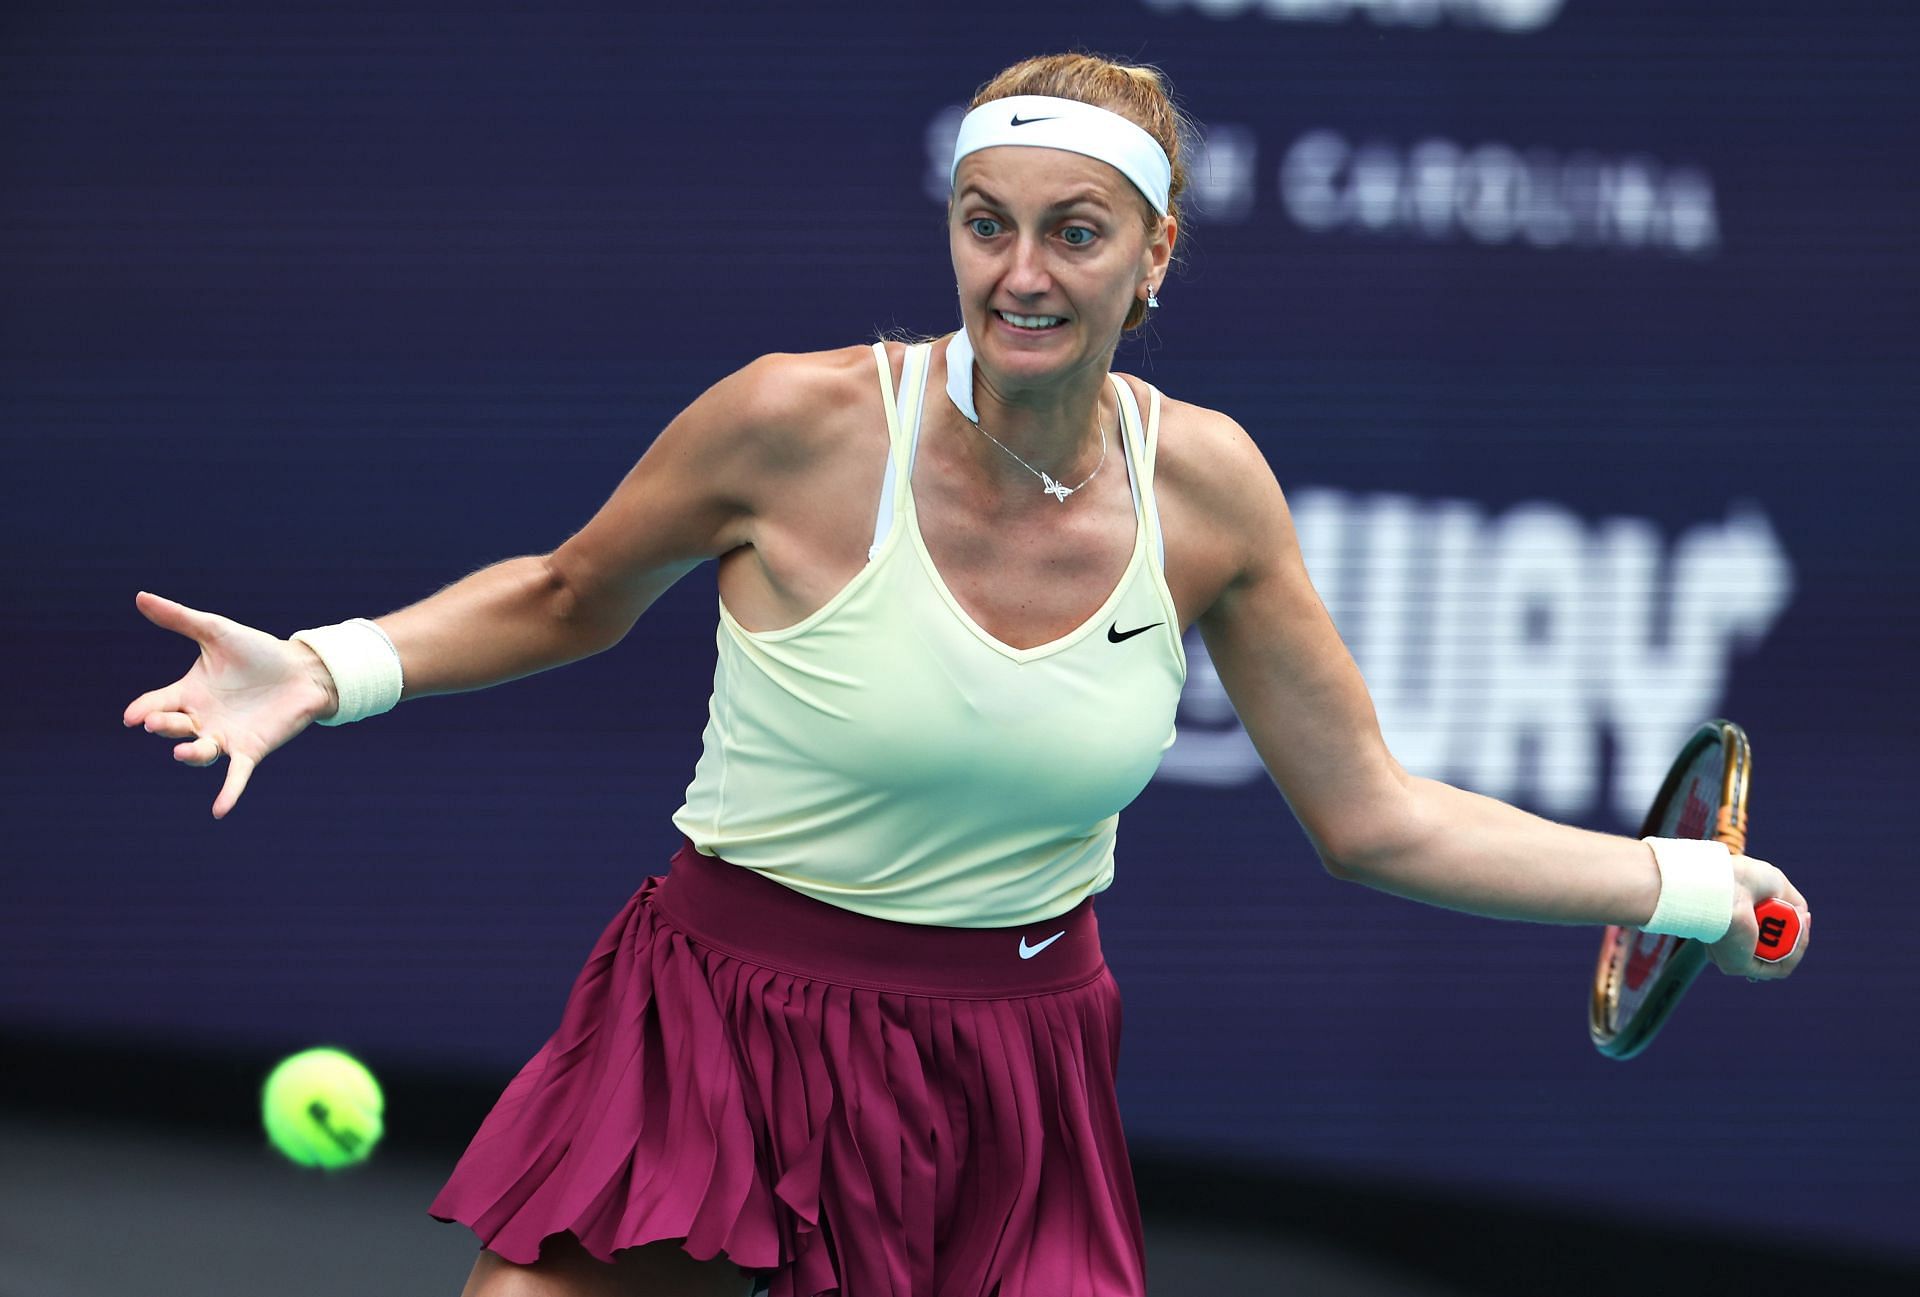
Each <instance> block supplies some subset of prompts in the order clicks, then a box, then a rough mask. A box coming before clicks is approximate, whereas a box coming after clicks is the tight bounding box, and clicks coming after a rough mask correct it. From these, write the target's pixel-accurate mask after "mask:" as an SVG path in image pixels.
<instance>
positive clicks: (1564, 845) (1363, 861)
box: [1198, 416, 1810, 978]
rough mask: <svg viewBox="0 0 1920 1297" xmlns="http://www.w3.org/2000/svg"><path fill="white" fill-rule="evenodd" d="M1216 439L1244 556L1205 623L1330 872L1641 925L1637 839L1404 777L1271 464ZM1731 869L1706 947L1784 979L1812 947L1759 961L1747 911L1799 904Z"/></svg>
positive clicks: (1512, 912)
mask: <svg viewBox="0 0 1920 1297" xmlns="http://www.w3.org/2000/svg"><path fill="white" fill-rule="evenodd" d="M1216 417H1221V416H1216ZM1225 422H1226V423H1227V424H1229V425H1231V421H1230V420H1228V421H1225ZM1216 431H1218V429H1216ZM1219 445H1220V446H1221V447H1223V448H1225V449H1226V450H1227V456H1226V458H1228V459H1229V460H1230V461H1231V462H1230V463H1228V464H1226V465H1225V466H1224V468H1225V471H1222V472H1220V473H1219V475H1218V476H1217V477H1214V476H1213V475H1212V474H1209V479H1210V487H1209V494H1210V496H1212V497H1214V498H1213V505H1214V507H1213V509H1212V510H1211V511H1210V513H1211V516H1212V517H1214V518H1216V519H1218V520H1219V525H1220V527H1221V528H1222V530H1221V531H1220V532H1219V533H1217V534H1218V535H1226V536H1231V537H1233V541H1232V543H1233V544H1234V546H1235V548H1236V549H1237V550H1238V551H1239V554H1238V558H1237V560H1236V575H1235V576H1234V577H1233V579H1232V580H1230V581H1229V582H1227V584H1226V586H1225V588H1224V589H1223V591H1222V592H1221V594H1220V595H1219V597H1218V598H1216V599H1215V600H1214V602H1213V603H1212V604H1211V605H1210V606H1209V607H1207V608H1206V609H1205V610H1204V611H1203V612H1202V613H1201V614H1200V616H1199V618H1198V624H1199V626H1200V631H1201V635H1202V636H1203V637H1204V638H1205V640H1206V644H1207V649H1208V652H1209V653H1210V654H1211V655H1212V658H1213V664H1214V667H1215V668H1216V669H1217V670H1218V672H1219V674H1220V680H1221V683H1222V684H1223V685H1224V686H1225V687H1226V691H1227V695H1228V697H1229V698H1231V699H1232V701H1233V705H1234V709H1235V711H1236V712H1238V714H1239V717H1240V720H1241V723H1242V724H1243V725H1245V726H1246V730H1247V733H1248V735H1249V736H1250V737H1251V738H1252V740H1253V744H1254V747H1255V748H1256V749H1257V750H1258V751H1259V753H1260V757H1261V759H1262V761H1263V762H1265V764H1266V767H1267V771H1268V773H1269V774H1271V775H1272V777H1273V780H1274V782H1275V784H1277V785H1278V786H1279V788H1280V791H1281V793H1282V795H1283V796H1285V798H1286V799H1287V803H1288V805H1289V806H1291V807H1292V809H1293V813H1294V815H1295V816H1296V817H1297V818H1298V819H1299V821H1300V823H1301V825H1302V827H1304V828H1305V829H1306V832H1307V836H1308V837H1309V838H1310V839H1311V840H1312V842H1313V845H1314V848H1315V850H1316V851H1317V852H1318V853H1319V856H1320V860H1321V862H1322V864H1323V865H1324V866H1325V868H1326V869H1327V871H1328V872H1329V873H1331V874H1333V875H1334V877H1336V878H1341V879H1346V880H1350V881H1354V882H1360V883H1364V884H1366V885H1367V886H1369V887H1373V888H1377V889H1379V890H1381V891H1384V892H1391V893H1393V894H1394V895H1397V896H1405V897H1409V898H1411V899H1414V900H1418V901H1424V902H1427V903H1428V904H1431V905H1439V906H1444V907H1446V908H1448V909H1455V910H1465V911H1468V912H1470V913H1474V914H1484V915H1489V916H1493V917H1496V918H1509V919H1529V920H1532V921H1534V922H1538V923H1582V924H1596V925H1598V924H1609V923H1617V924H1622V925H1626V926H1630V927H1641V926H1644V925H1645V924H1646V923H1647V921H1648V920H1649V919H1651V918H1652V916H1653V911H1654V907H1655V905H1656V904H1657V902H1658V900H1659V897H1660V870H1659V866H1658V864H1657V863H1656V862H1655V860H1654V856H1653V852H1652V851H1651V850H1650V849H1649V848H1648V847H1647V846H1646V844H1644V843H1642V842H1639V841H1636V840H1635V839H1632V838H1627V837H1621V836H1616V835H1613V834H1605V833H1595V832H1592V831H1590V830H1587V829H1580V828H1574V827H1571V826H1569V825H1564V824H1556V823H1554V822H1553V821H1551V820H1546V819H1542V818H1541V817H1539V816H1537V815H1531V814H1529V813H1527V812H1525V811H1522V810H1519V809H1517V808H1515V807H1512V806H1508V805H1507V804H1505V803H1504V802H1500V801H1497V800H1495V799H1493V798H1491V797H1484V796H1481V795H1479V794H1477V793H1471V792H1467V791H1464V790H1462V789H1458V788H1454V787H1451V786H1449V785H1447V784H1443V783H1440V782H1438V781H1436V780H1432V779H1425V778H1421V777H1418V776H1415V775H1411V774H1409V773H1407V771H1406V770H1404V769H1403V768H1402V767H1401V766H1400V763H1399V762H1397V761H1395V760H1394V758H1393V755H1392V754H1391V753H1390V752H1388V750H1387V746H1386V743H1385V741H1384V740H1383V739H1382V737H1381V734H1380V725H1379V720H1378V718H1377V717H1376V715H1375V713H1374V709H1373V703H1372V700H1371V699H1370V698H1369V697H1368V695H1367V689H1366V684H1365V682H1364V681H1363V680H1362V679H1361V676H1360V672H1359V669H1358V668H1357V667H1356V666H1355V665H1354V662H1353V658H1352V657H1351V655H1349V654H1348V652H1347V649H1346V645H1345V644H1344V643H1342V642H1341V639H1340V636H1339V633H1338V632H1337V631H1336V630H1335V629H1334V626H1333V621H1332V619H1331V618H1330V617H1329V616H1328V615H1327V611H1326V608H1325V607H1324V606H1323V605H1322V604H1321V602H1320V599H1319V596H1318V595H1317V594H1315V592H1314V589H1313V586H1312V583H1311V582H1310V581H1309V580H1308V578H1307V572H1306V567H1305V565H1304V564H1303V563H1302V561H1301V558H1300V550H1299V544H1298V541H1297V539H1296V537H1295V535H1294V529H1293V522H1292V518H1291V516H1290V514H1289V511H1288V509H1287V504H1286V500H1285V498H1284V497H1283V495H1282V493H1281V491H1280V486H1279V484H1278V483H1277V482H1276V481H1275V480H1274V478H1273V474H1272V472H1271V470H1270V469H1269V468H1268V467H1267V464H1266V460H1265V458H1264V457H1263V456H1262V455H1261V454H1260V452H1259V449H1258V448H1257V447H1256V446H1254V445H1253V443H1252V441H1251V439H1249V438H1247V436H1246V434H1245V432H1244V431H1242V430H1240V429H1239V428H1238V426H1237V425H1231V428H1230V432H1229V433H1227V434H1225V435H1224V436H1223V437H1222V439H1221V441H1220V443H1219ZM1734 874H1735V882H1736V892H1737V895H1736V901H1735V907H1734V908H1735V913H1734V915H1733V926H1732V928H1730V929H1729V930H1728V932H1727V935H1726V936H1725V937H1724V938H1723V939H1721V940H1720V941H1719V942H1717V943H1715V944H1714V945H1713V946H1712V947H1710V952H1711V954H1712V957H1713V960H1714V962H1715V963H1716V964H1717V965H1719V967H1720V968H1721V969H1722V970H1723V971H1725V972H1728V973H1739V974H1746V975H1749V976H1764V977H1774V978H1777V977H1784V976H1786V975H1787V974H1788V973H1790V972H1792V971H1793V969H1794V967H1796V966H1797V965H1798V963H1799V961H1800V959H1801V958H1802V957H1803V956H1804V955H1805V953H1806V949H1807V941H1806V939H1805V938H1804V937H1803V939H1802V941H1801V942H1800V945H1799V948H1798V949H1797V950H1796V951H1795V952H1794V953H1793V955H1792V956H1790V957H1789V958H1788V959H1786V960H1784V961H1782V962H1781V963H1778V964H1761V963H1758V962H1756V961H1755V960H1754V958H1753V952H1754V946H1755V943H1756V940H1757V937H1758V927H1757V924H1756V922H1755V920H1754V917H1753V907H1754V905H1755V904H1757V903H1758V902H1759V901H1761V900H1765V899H1767V898H1768V897H1773V896H1784V897H1786V898H1787V899H1789V900H1791V901H1792V902H1793V903H1794V904H1795V905H1796V906H1799V907H1800V908H1801V910H1802V912H1803V913H1802V926H1803V929H1807V928H1809V927H1810V925H1809V924H1808V922H1807V920H1806V916H1805V913H1804V911H1805V905H1806V902H1805V900H1804V898H1802V897H1801V895H1800V893H1799V892H1798V891H1797V890H1796V889H1795V888H1794V886H1793V884H1792V883H1791V882H1789V881H1788V880H1787V878H1786V876H1785V875H1784V874H1783V873H1781V872H1780V870H1778V869H1776V868H1775V867H1774V866H1772V865H1770V864H1767V863H1766V862H1764V861H1759V860H1753V859H1750V858H1748V857H1745V856H1740V857H1736V858H1735V861H1734Z"/></svg>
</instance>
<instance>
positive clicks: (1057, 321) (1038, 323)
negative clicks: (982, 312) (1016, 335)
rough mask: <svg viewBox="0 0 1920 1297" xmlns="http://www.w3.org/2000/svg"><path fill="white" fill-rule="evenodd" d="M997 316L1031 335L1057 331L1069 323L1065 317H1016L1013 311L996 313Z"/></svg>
mask: <svg viewBox="0 0 1920 1297" xmlns="http://www.w3.org/2000/svg"><path fill="white" fill-rule="evenodd" d="M994 314H995V315H997V316H999V317H1000V318H1001V320H1003V321H1005V322H1006V323H1007V324H1010V325H1012V326H1013V327H1014V328H1016V329H1024V330H1026V331H1027V332H1029V333H1045V332H1046V331H1047V330H1048V329H1057V328H1059V327H1060V326H1061V325H1063V324H1065V323H1066V322H1067V320H1066V317H1065V316H1063V315H1015V314H1013V313H1012V312H1011V311H995V312H994Z"/></svg>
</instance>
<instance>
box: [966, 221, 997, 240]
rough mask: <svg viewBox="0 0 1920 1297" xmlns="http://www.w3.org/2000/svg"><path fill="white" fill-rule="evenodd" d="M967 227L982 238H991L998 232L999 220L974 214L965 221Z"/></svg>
mask: <svg viewBox="0 0 1920 1297" xmlns="http://www.w3.org/2000/svg"><path fill="white" fill-rule="evenodd" d="M967 228H968V229H970V230H972V231H973V232H974V233H975V234H976V235H978V236H979V237H980V238H983V239H991V238H992V237H993V236H994V235H996V234H998V233H1000V222H998V221H996V220H994V219H993V218H992V217H991V216H976V217H974V218H973V219H972V220H970V221H968V222H967Z"/></svg>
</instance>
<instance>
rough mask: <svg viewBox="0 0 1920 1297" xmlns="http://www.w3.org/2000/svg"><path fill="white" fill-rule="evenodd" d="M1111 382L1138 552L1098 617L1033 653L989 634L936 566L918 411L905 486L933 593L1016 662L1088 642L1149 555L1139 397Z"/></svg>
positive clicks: (918, 548)
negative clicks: (1132, 422)
mask: <svg viewBox="0 0 1920 1297" xmlns="http://www.w3.org/2000/svg"><path fill="white" fill-rule="evenodd" d="M1107 377H1108V382H1109V384H1110V385H1111V386H1112V387H1113V389H1114V409H1115V412H1116V413H1117V415H1118V416H1119V423H1118V427H1117V428H1116V432H1117V433H1118V434H1119V437H1120V457H1121V458H1122V459H1123V460H1124V461H1125V467H1126V471H1127V490H1128V493H1129V495H1130V496H1131V497H1132V501H1133V548H1132V550H1131V551H1130V552H1129V554H1128V556H1127V566H1126V567H1125V568H1124V569H1123V570H1122V571H1121V573H1120V579H1119V580H1118V581H1116V582H1114V585H1113V589H1112V590H1110V591H1109V592H1108V593H1107V597H1106V598H1105V599H1103V600H1102V601H1101V603H1100V606H1099V607H1098V608H1095V609H1094V610H1093V612H1092V613H1091V614H1089V615H1088V617H1087V618H1086V620H1084V621H1082V622H1081V623H1080V624H1079V625H1077V626H1075V627H1074V628H1073V629H1072V630H1070V631H1068V632H1066V634H1064V635H1060V636H1057V637H1055V638H1054V639H1050V640H1047V641H1046V642H1044V643H1041V644H1035V645H1034V646H1033V647H1032V648H1016V647H1014V646H1013V645H1011V644H1009V643H1007V642H1006V641H1005V640H1003V639H1001V638H999V637H998V636H997V635H995V634H993V632H991V631H989V630H988V629H987V628H986V627H985V626H982V625H981V624H980V623H979V622H978V621H977V620H975V618H974V616H973V614H972V613H970V612H968V611H967V609H966V606H965V605H964V604H962V603H961V602H960V599H959V596H957V595H955V594H954V592H953V590H952V588H951V587H950V586H948V585H947V579H946V578H945V577H944V576H942V575H940V565H939V564H938V563H936V562H934V560H933V551H932V550H930V549H929V548H928V547H927V538H926V535H925V534H924V533H923V532H922V531H921V530H920V510H919V508H918V505H917V503H916V501H915V498H914V490H913V467H914V464H915V462H916V461H917V459H918V458H919V456H918V451H919V449H920V430H921V427H922V426H923V425H924V423H925V421H926V402H925V401H922V402H920V408H919V409H917V410H915V411H914V425H913V429H912V432H911V434H910V436H909V438H908V445H907V465H906V478H905V481H904V486H905V488H906V492H905V494H906V504H907V508H906V510H905V513H906V515H907V527H908V529H909V533H910V534H911V535H912V537H913V547H914V550H915V551H916V552H918V554H919V555H920V562H921V564H922V565H923V566H924V567H925V568H926V571H927V577H928V579H929V580H930V581H931V582H932V583H933V588H934V589H935V590H937V591H939V593H940V598H941V599H942V600H944V601H945V602H946V605H947V607H949V608H951V609H952V610H953V614H954V616H956V617H958V618H959V619H960V623H961V625H963V626H965V627H966V628H967V629H968V630H970V631H972V632H973V634H974V636H975V637H976V638H978V639H979V640H980V642H981V643H983V644H985V645H986V646H987V647H989V648H991V649H993V650H994V651H995V652H997V653H1000V654H1002V655H1004V656H1006V657H1009V658H1011V659H1013V660H1014V661H1015V662H1031V661H1034V660H1036V659H1038V658H1043V657H1049V656H1051V655H1053V654H1055V653H1059V652H1061V651H1062V650H1064V649H1067V648H1070V647H1072V646H1073V645H1074V644H1076V643H1077V642H1079V641H1080V640H1081V639H1083V638H1085V637H1086V635H1087V634H1088V632H1090V631H1092V630H1094V629H1096V628H1097V627H1098V626H1099V625H1100V623H1101V622H1102V621H1105V620H1106V619H1107V617H1108V616H1109V615H1111V614H1112V612H1113V611H1114V609H1115V608H1116V607H1118V606H1119V603H1120V598H1121V596H1122V595H1124V594H1125V593H1126V590H1127V586H1128V585H1129V584H1130V583H1131V582H1132V581H1133V578H1134V575H1135V573H1136V572H1137V571H1138V569H1139V567H1140V564H1141V562H1142V561H1143V560H1144V557H1145V555H1146V552H1147V529H1146V527H1145V526H1144V524H1143V520H1142V518H1141V514H1142V512H1143V510H1144V508H1145V505H1144V498H1143V496H1142V494H1141V492H1140V484H1139V481H1138V480H1137V476H1136V474H1137V469H1136V465H1135V460H1134V458H1133V452H1132V448H1131V445H1130V442H1129V439H1128V437H1127V428H1128V427H1129V419H1128V414H1127V408H1126V407H1127V405H1128V404H1132V403H1133V402H1132V398H1133V393H1132V392H1131V391H1125V390H1122V389H1123V385H1124V383H1125V380H1124V379H1118V378H1116V377H1115V376H1114V375H1111V374H1109V375H1108V376H1107ZM1137 414H1138V408H1137V406H1136V409H1135V415H1136V416H1137ZM1062 503H1063V504H1064V503H1065V502H1064V501H1062Z"/></svg>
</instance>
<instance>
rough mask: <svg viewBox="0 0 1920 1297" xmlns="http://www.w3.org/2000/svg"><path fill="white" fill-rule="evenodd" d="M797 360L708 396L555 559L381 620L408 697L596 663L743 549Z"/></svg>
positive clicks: (503, 568) (464, 583) (448, 591)
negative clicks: (689, 584)
mask: <svg viewBox="0 0 1920 1297" xmlns="http://www.w3.org/2000/svg"><path fill="white" fill-rule="evenodd" d="M797 359H798V358H795V357H789V356H763V357H761V358H760V359H759V360H756V361H754V362H753V363H752V364H750V365H748V366H746V367H745V368H744V369H741V370H739V371H737V372H735V373H733V374H731V375H729V376H728V377H726V378H724V379H722V380H721V381H720V382H718V383H716V384H715V385H714V386H713V387H711V388H709V389H707V391H706V392H704V393H702V394H701V395H700V397H699V398H698V399H696V400H695V401H694V402H693V404H692V405H690V406H688V407H687V408H686V409H685V410H684V411H682V412H681V413H680V414H679V416H678V417H676V418H675V419H674V420H673V421H672V422H671V423H669V424H668V425H667V426H666V428H665V429H664V430H663V431H662V432H661V433H660V435H659V437H658V438H656V439H655V440H654V442H653V444H652V445H651V446H649V447H648V448H647V451H646V453H645V454H644V455H642V456H641V457H640V460H639V462H638V463H636V464H635V465H634V466H633V468H632V469H631V470H630V471H629V472H628V473H627V476H626V478H625V479H624V480H623V481H622V482H621V483H620V485H619V487H618V488H616V489H615V491H614V493H613V495H612V497H611V498H609V499H608V500H607V502H606V503H605V504H604V505H602V506H601V508H600V511H599V512H598V513H596V514H595V515H594V516H593V518H592V519H591V520H590V521H588V523H587V525H586V526H584V527H582V528H581V529H580V530H579V531H578V532H576V533H575V534H574V535H573V536H571V537H569V538H568V539H567V541H566V542H565V543H564V544H562V545H561V546H560V547H559V548H558V549H556V550H554V551H553V552H552V553H551V554H541V555H530V556H526V557H522V558H511V559H507V560H505V561H504V562H500V563H496V564H494V565H493V566H491V567H487V568H482V569H481V570H480V571H478V572H475V573H474V574H473V575H471V576H468V577H465V578H463V579H462V580H460V581H457V582H455V583H454V584H452V585H450V586H447V587H446V588H445V589H443V590H441V591H439V592H438V593H436V594H433V595H431V596H429V597H428V598H426V599H423V600H421V601H420V602H419V603H416V604H412V605H410V606H408V607H406V608H402V609H400V610H399V611H398V612H392V613H388V614H386V615H385V616H383V617H377V618H375V619H374V620H375V621H376V622H378V624H379V626H380V628H381V629H382V630H384V631H386V633H387V637H388V638H389V639H391V640H392V641H393V644H394V647H395V648H396V649H398V650H399V651H400V663H401V670H402V673H403V675H404V676H405V679H406V690H405V693H404V694H403V695H402V697H403V698H424V697H428V696H430V695H433V694H446V693H460V692H463V691H465V690H469V689H485V688H487V687H488V686H491V685H496V684H503V683H505V682H506V681H509V680H517V679H519V678H520V677H522V676H528V675H533V674H534V673H536V672H539V671H545V670H548V669H550V668H552V667H557V666H564V665H565V664H567V663H569V662H576V661H579V660H580V659H581V658H585V657H591V656H592V655H593V654H595V653H599V652H602V651H603V650H605V649H609V648H611V647H613V646H614V645H615V644H617V643H619V642H620V640H621V639H622V638H624V637H625V636H626V634H627V632H628V631H629V630H631V629H632V628H633V625H634V623H635V622H636V621H638V620H639V618H640V614H641V613H643V612H645V611H646V610H647V608H648V607H649V606H651V605H652V603H653V601H654V600H655V599H657V598H659V597H660V596H661V595H662V594H663V593H665V592H666V590H667V588H668V587H670V586H671V585H673V583H674V582H676V581H678V580H679V579H680V578H681V577H683V576H685V575H686V574H687V573H688V572H691V571H692V570H693V569H694V568H696V567H698V566H699V565H700V564H701V563H703V562H705V561H706V560H707V559H710V558H717V557H718V556H719V555H721V554H724V553H726V552H727V551H728V550H731V549H734V548H736V547H738V546H741V545H747V544H751V543H752V541H753V527H752V523H753V519H754V513H755V509H754V506H755V497H756V495H757V490H758V486H759V484H760V482H761V481H762V480H763V479H764V477H765V475H766V470H767V466H768V463H769V461H770V460H772V459H774V458H776V457H778V456H779V455H780V454H781V453H782V446H781V442H782V433H783V430H784V429H783V424H784V423H785V422H786V421H787V420H789V419H790V418H791V413H790V410H789V409H787V408H783V406H782V404H781V396H782V389H783V388H784V389H786V390H787V392H789V393H790V392H791V390H792V384H791V383H790V382H789V381H788V380H789V376H790V371H791V370H792V368H793V366H794V363H795V361H796V360H797ZM301 647H302V648H303V650H304V646H301ZM305 651H306V652H308V653H309V654H310V653H311V650H305ZM314 665H315V666H316V667H317V666H318V658H317V657H316V658H314ZM322 674H324V672H322ZM321 714H322V715H328V714H330V713H324V712H323V713H321Z"/></svg>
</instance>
